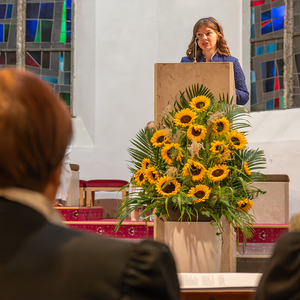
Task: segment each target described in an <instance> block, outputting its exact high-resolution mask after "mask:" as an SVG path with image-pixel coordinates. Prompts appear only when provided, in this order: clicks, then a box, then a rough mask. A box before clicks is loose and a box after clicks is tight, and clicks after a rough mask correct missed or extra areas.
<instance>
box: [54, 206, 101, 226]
mask: <svg viewBox="0 0 300 300" xmlns="http://www.w3.org/2000/svg"><path fill="white" fill-rule="evenodd" d="M54 208H55V209H56V210H57V211H58V212H59V213H60V215H61V216H62V217H63V220H64V221H73V222H76V221H80V222H85V221H98V220H102V219H103V208H102V207H101V206H97V207H77V206H75V207H71V206H68V207H59V206H56V207H54Z"/></svg>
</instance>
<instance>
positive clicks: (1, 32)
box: [0, 24, 4, 43]
mask: <svg viewBox="0 0 300 300" xmlns="http://www.w3.org/2000/svg"><path fill="white" fill-rule="evenodd" d="M3 41H4V25H3V24H0V43H3Z"/></svg>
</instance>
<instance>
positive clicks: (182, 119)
mask: <svg viewBox="0 0 300 300" xmlns="http://www.w3.org/2000/svg"><path fill="white" fill-rule="evenodd" d="M191 120H192V117H191V116H183V117H182V118H181V119H180V122H181V123H189V122H190V121H191Z"/></svg>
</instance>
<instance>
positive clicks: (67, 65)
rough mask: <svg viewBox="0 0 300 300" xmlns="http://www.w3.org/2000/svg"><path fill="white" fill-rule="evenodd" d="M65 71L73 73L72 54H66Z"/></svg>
mask: <svg viewBox="0 0 300 300" xmlns="http://www.w3.org/2000/svg"><path fill="white" fill-rule="evenodd" d="M64 62H65V65H64V71H67V72H68V71H71V52H65V61H64Z"/></svg>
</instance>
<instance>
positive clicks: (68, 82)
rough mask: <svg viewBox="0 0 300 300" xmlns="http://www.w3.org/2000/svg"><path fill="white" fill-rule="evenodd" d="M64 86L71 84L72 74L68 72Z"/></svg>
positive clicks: (65, 75)
mask: <svg viewBox="0 0 300 300" xmlns="http://www.w3.org/2000/svg"><path fill="white" fill-rule="evenodd" d="M64 84H66V85H70V84H71V73H70V72H66V73H65V74H64Z"/></svg>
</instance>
